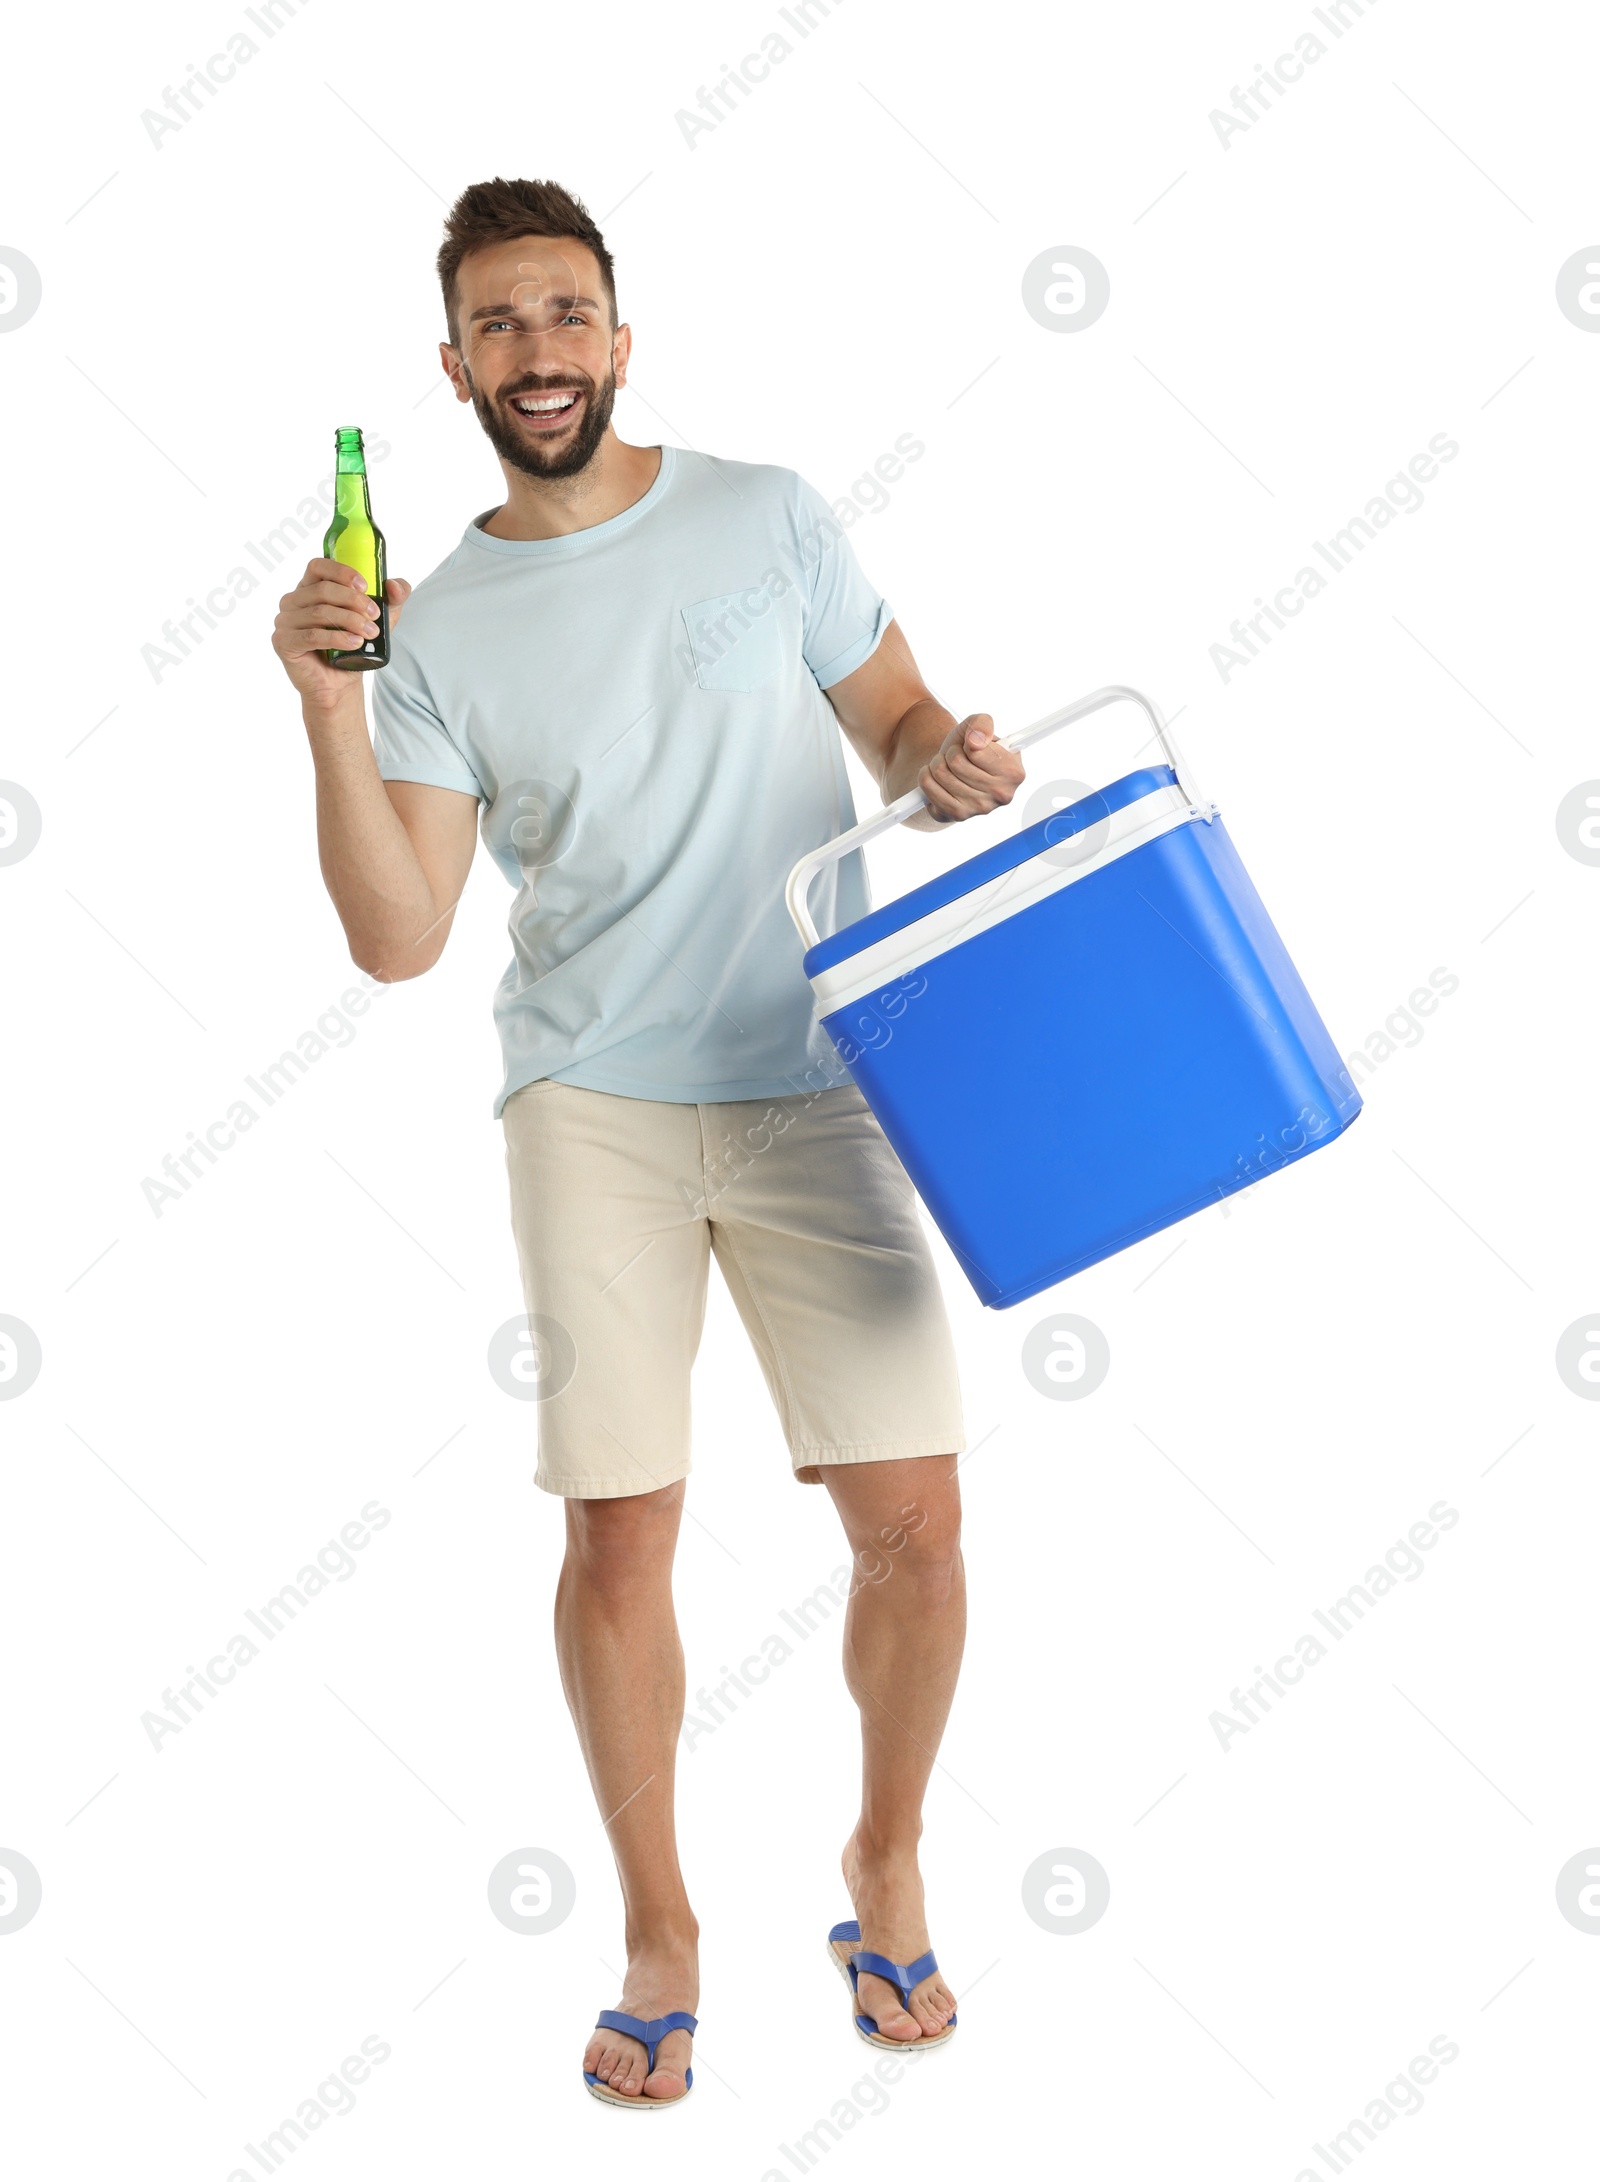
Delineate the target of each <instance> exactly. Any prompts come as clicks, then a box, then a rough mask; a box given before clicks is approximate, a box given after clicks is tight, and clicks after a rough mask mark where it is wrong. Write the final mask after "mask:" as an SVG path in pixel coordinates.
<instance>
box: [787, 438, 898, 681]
mask: <svg viewBox="0 0 1600 2182" xmlns="http://www.w3.org/2000/svg"><path fill="white" fill-rule="evenodd" d="M796 482H797V484H798V487H799V494H798V523H797V529H798V541H799V549H800V566H801V570H802V574H801V579H800V597H801V601H802V610H803V616H804V624H805V626H804V634H803V636H802V639H801V653H802V656H803V657H804V659H805V663H806V665H807V666H808V667H809V668H810V669H811V672H812V674H813V675H814V676H815V678H816V682H817V686H818V688H819V689H831V688H832V687H833V685H834V683H835V682H842V681H843V680H844V678H845V676H846V675H847V674H854V672H855V671H856V669H857V667H859V666H861V665H862V664H863V663H864V662H865V661H866V660H868V659H870V658H871V657H872V655H873V653H874V652H875V651H876V650H877V648H878V646H879V644H880V643H881V642H882V640H883V632H884V630H885V629H887V628H888V626H889V623H890V622H891V621H892V620H893V618H894V616H893V614H892V612H891V610H890V607H889V604H888V601H887V600H886V599H885V598H884V597H883V596H882V594H881V593H880V592H879V590H878V588H877V586H876V584H874V583H871V582H870V581H869V580H868V578H867V577H866V576H865V575H864V574H863V572H862V568H861V563H860V562H859V561H858V560H857V559H856V556H855V551H854V549H853V547H852V546H851V544H850V540H849V539H848V538H847V537H846V536H845V532H844V526H843V525H842V524H841V522H840V521H839V518H838V517H837V516H836V515H835V514H834V512H833V510H832V509H831V508H830V507H829V505H828V503H827V502H826V500H824V499H823V497H822V495H821V493H819V492H818V491H817V490H816V489H815V487H813V486H811V485H808V484H807V483H806V481H805V479H804V478H799V479H797V481H796Z"/></svg>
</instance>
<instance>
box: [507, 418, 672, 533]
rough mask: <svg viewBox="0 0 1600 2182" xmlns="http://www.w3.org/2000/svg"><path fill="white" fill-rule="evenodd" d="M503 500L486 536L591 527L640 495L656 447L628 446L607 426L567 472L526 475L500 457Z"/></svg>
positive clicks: (651, 473)
mask: <svg viewBox="0 0 1600 2182" xmlns="http://www.w3.org/2000/svg"><path fill="white" fill-rule="evenodd" d="M500 467H501V469H502V470H503V471H504V472H505V480H506V500H505V505H504V506H503V507H498V508H496V509H495V511H494V513H493V515H491V516H490V517H489V520H488V521H487V522H486V523H485V524H484V526H483V528H484V529H485V530H486V531H487V532H488V533H489V535H490V537H491V538H565V537H567V536H568V535H569V534H570V533H571V532H573V531H575V530H593V528H594V526H595V524H596V523H608V522H609V521H610V520H611V518H612V516H613V515H620V514H621V513H622V511H623V509H624V508H631V507H632V506H633V504H634V502H635V501H636V500H642V499H643V498H644V496H645V494H646V493H647V492H648V491H649V490H650V487H651V486H652V485H653V484H654V483H655V481H656V477H657V474H658V473H659V471H660V468H661V449H660V448H659V447H630V446H628V445H627V444H626V442H624V441H623V440H620V439H618V438H617V436H616V434H615V433H614V432H613V431H612V430H611V429H610V428H609V426H608V427H607V430H606V433H605V436H604V438H603V439H602V440H601V442H600V444H599V446H598V447H597V448H596V449H595V451H594V455H593V457H592V459H591V460H590V461H589V463H588V464H587V465H586V467H585V468H583V469H581V470H579V471H578V472H577V473H576V475H575V476H572V477H549V478H545V477H530V476H529V475H528V473H527V471H526V470H516V469H513V468H511V467H510V465H509V464H507V463H504V462H502V463H501V465H500Z"/></svg>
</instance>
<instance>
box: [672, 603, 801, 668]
mask: <svg viewBox="0 0 1600 2182" xmlns="http://www.w3.org/2000/svg"><path fill="white" fill-rule="evenodd" d="M683 621H684V627H685V628H686V629H687V630H688V632H689V648H690V650H691V651H692V652H693V654H694V664H695V676H696V679H697V680H698V682H699V684H700V687H701V688H702V689H720V690H752V689H765V688H766V687H767V685H768V684H769V683H770V682H773V681H776V679H777V676H778V671H779V669H780V668H781V667H782V665H783V629H782V623H781V619H780V612H779V607H778V602H777V601H776V600H775V599H774V598H772V597H771V595H770V594H769V593H768V592H767V591H766V590H765V589H764V588H763V587H762V586H761V585H760V584H752V585H751V587H750V589H749V590H748V591H723V592H720V593H719V594H718V595H717V597H715V598H710V599H701V600H700V601H699V603H698V604H697V605H694V606H686V607H685V608H684V609H683Z"/></svg>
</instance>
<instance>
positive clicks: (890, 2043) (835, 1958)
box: [828, 1940, 956, 2053]
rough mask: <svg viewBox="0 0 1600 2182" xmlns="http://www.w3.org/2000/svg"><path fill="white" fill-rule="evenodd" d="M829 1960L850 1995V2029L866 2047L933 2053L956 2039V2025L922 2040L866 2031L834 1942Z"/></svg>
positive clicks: (887, 2050)
mask: <svg viewBox="0 0 1600 2182" xmlns="http://www.w3.org/2000/svg"><path fill="white" fill-rule="evenodd" d="M828 1960H829V1961H830V1962H831V1963H832V1964H833V1966H834V1968H835V1969H836V1970H837V1971H838V1973H839V1975H840V1976H841V1977H842V1978H843V1979H844V1982H845V1985H846V1987H847V1989H848V1991H849V1994H850V2028H851V2029H852V2030H853V2031H854V2032H855V2034H856V2036H857V2037H858V2038H859V2039H860V2040H861V2043H862V2044H863V2045H864V2046H877V2047H878V2048H879V2049H880V2050H881V2051H882V2052H884V2053H907V2052H909V2051H910V2049H911V2048H912V2047H913V2046H920V2047H921V2048H922V2049H923V2051H924V2052H931V2051H932V2050H933V2048H934V2047H935V2046H947V2045H949V2044H950V2043H951V2041H952V2040H953V2039H954V2037H955V2034H956V2025H955V2024H954V2023H951V2024H949V2025H948V2026H947V2027H946V2028H945V2029H944V2030H942V2031H938V2032H936V2033H935V2035H934V2036H933V2037H931V2038H930V2037H929V2036H928V2035H927V2033H926V2032H924V2033H923V2035H922V2036H921V2037H920V2038H885V2037H884V2035H883V2033H882V2031H870V2032H869V2031H864V2030H863V2029H862V2028H861V2025H860V2024H859V2023H858V2022H857V2021H856V2008H855V1998H856V1989H855V1987H854V1985H852V1984H851V1983H850V1965H849V1963H848V1962H846V1961H845V1959H844V1957H843V1955H841V1954H840V1953H839V1951H838V1949H837V1948H836V1947H835V1946H834V1944H833V1942H832V1940H829V1942H828Z"/></svg>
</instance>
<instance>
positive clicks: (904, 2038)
mask: <svg viewBox="0 0 1600 2182" xmlns="http://www.w3.org/2000/svg"><path fill="white" fill-rule="evenodd" d="M839 1863H840V1868H841V1869H842V1870H843V1872H844V1883H845V1886H846V1887H847V1888H848V1890H849V1894H850V1904H851V1907H852V1908H853V1909H854V1910H855V1913H856V1922H857V1924H859V1925H860V1927H861V1937H860V1939H859V1940H854V1941H852V1940H836V1941H835V1942H834V1952H835V1953H836V1954H837V1955H838V1957H839V1959H840V1961H841V1962H848V1960H849V1959H850V1957H851V1955H852V1954H855V1953H858V1952H860V1951H861V1950H865V1951H866V1952H867V1953H869V1954H874V1955H886V1956H887V1957H888V1959H889V1961H890V1962H915V1961H916V1959H917V1957H918V1956H919V1955H925V1954H926V1953H927V1952H928V1927H927V1924H926V1922H925V1920H924V1917H923V1908H922V1875H921V1873H920V1872H919V1871H918V1869H917V1858H916V1851H915V1850H914V1849H913V1850H910V1851H908V1852H906V1853H904V1854H896V1855H885V1854H882V1853H875V1854H872V1855H868V1854H866V1853H864V1852H863V1851H862V1850H861V1849H860V1848H859V1847H858V1845H857V1842H856V1837H855V1835H854V1834H852V1835H851V1836H850V1839H849V1840H848V1841H847V1842H846V1843H845V1847H844V1854H843V1856H841V1858H840V1859H839ZM856 2001H857V2012H858V2013H859V2014H861V2015H868V2016H870V2017H871V2018H872V2020H873V2021H874V2022H875V2023H876V2024H877V2026H878V2030H879V2033H880V2034H881V2036H883V2037H885V2038H894V2039H898V2040H900V2041H901V2042H903V2043H905V2044H907V2045H909V2044H910V2043H911V2042H912V2041H913V2040H915V2039H918V2038H937V2037H939V2036H940V2034H941V2033H942V2032H943V2031H944V2029H945V2026H946V2025H947V2024H948V2023H949V2021H950V2018H951V2017H952V2016H953V2015H954V2014H955V2012H956V1997H955V1994H954V1993H953V1992H951V1990H950V1988H949V1986H948V1985H947V1984H946V1983H945V1981H944V1976H943V1974H942V1972H940V1971H938V1970H935V1971H934V1972H933V1973H932V1975H931V1976H929V1977H925V1978H924V1979H923V1980H922V1982H921V1984H920V1985H914V1986H913V1987H912V1988H911V2006H910V2011H909V2013H908V2012H907V2010H906V2009H905V2008H904V2007H903V2006H902V2005H901V2001H900V1995H899V1994H898V1993H897V1992H896V1991H895V1989H894V1987H893V1986H892V1985H891V1984H890V1983H889V1981H888V1979H887V1978H882V1977H874V1976H872V1975H871V1973H870V1972H869V1971H865V1970H863V1971H862V1972H861V1973H860V1975H859V1977H858V1978H857V1980H856Z"/></svg>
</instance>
